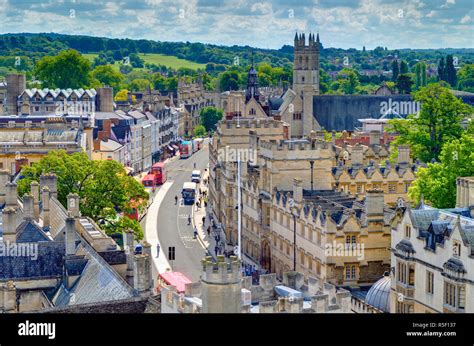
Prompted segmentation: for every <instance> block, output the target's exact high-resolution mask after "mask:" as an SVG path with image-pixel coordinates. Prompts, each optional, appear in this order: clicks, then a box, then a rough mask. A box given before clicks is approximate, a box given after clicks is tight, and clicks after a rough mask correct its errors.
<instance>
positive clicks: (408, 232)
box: [405, 225, 411, 238]
mask: <svg viewBox="0 0 474 346" xmlns="http://www.w3.org/2000/svg"><path fill="white" fill-rule="evenodd" d="M410 237H411V226H410V225H405V238H410Z"/></svg>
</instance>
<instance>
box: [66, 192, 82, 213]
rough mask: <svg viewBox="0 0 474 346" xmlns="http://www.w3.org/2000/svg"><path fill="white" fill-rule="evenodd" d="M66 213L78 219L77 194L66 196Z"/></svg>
mask: <svg viewBox="0 0 474 346" xmlns="http://www.w3.org/2000/svg"><path fill="white" fill-rule="evenodd" d="M67 211H68V212H69V214H71V216H72V217H80V216H81V212H80V210H79V195H78V194H77V193H70V194H68V195H67Z"/></svg>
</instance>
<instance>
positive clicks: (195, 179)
mask: <svg viewBox="0 0 474 346" xmlns="http://www.w3.org/2000/svg"><path fill="white" fill-rule="evenodd" d="M191 181H192V182H193V183H198V184H199V183H200V182H201V171H200V170H194V171H193V173H192V174H191Z"/></svg>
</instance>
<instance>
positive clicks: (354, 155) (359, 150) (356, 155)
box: [351, 144, 364, 166]
mask: <svg viewBox="0 0 474 346" xmlns="http://www.w3.org/2000/svg"><path fill="white" fill-rule="evenodd" d="M351 163H352V166H362V165H363V164H364V147H363V146H362V145H360V144H356V145H354V146H353V147H352V152H351Z"/></svg>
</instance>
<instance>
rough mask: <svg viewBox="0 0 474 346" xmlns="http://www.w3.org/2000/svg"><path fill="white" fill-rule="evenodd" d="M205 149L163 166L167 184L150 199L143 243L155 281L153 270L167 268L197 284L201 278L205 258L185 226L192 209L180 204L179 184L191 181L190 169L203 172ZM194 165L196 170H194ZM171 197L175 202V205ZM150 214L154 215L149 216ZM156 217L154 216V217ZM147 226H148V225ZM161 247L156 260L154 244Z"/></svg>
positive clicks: (188, 226) (207, 155) (207, 152)
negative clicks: (148, 250)
mask: <svg viewBox="0 0 474 346" xmlns="http://www.w3.org/2000/svg"><path fill="white" fill-rule="evenodd" d="M208 149H209V146H208V144H207V143H206V144H205V145H204V147H203V148H202V149H201V150H199V151H198V152H196V153H194V154H193V155H192V156H191V157H190V158H187V159H183V160H181V159H177V160H172V161H171V162H169V163H168V164H167V166H166V171H167V174H168V180H167V182H166V183H165V184H164V185H163V186H161V187H160V190H159V191H157V193H156V196H155V198H154V201H153V204H152V206H151V207H150V209H149V210H148V215H147V216H146V223H147V224H146V232H145V233H146V240H147V241H148V242H149V243H150V244H152V253H153V254H154V257H155V258H154V262H155V266H154V267H155V268H154V273H153V277H154V279H155V280H156V275H157V272H156V269H158V271H160V272H161V271H163V270H166V268H169V267H171V269H172V270H173V271H179V272H182V273H183V274H185V275H186V276H187V277H189V278H190V279H191V280H193V281H198V280H199V278H200V275H201V260H202V259H203V258H204V256H205V255H206V249H205V248H204V247H203V246H202V245H201V243H200V242H199V241H198V240H197V239H194V236H193V226H192V225H188V216H189V215H191V213H192V208H193V206H191V205H183V204H182V202H181V189H182V187H183V183H184V182H186V181H190V180H191V172H192V171H193V169H199V170H201V171H204V169H205V168H206V167H207V164H208V162H209V151H208ZM194 163H196V168H194ZM175 196H178V198H179V201H180V202H179V203H178V205H175ZM152 213H155V215H153V214H152ZM156 214H157V215H156ZM148 223H149V224H148ZM157 242H159V243H160V246H161V250H160V256H159V259H158V260H157V259H156V243H157ZM170 246H174V247H175V256H176V259H175V260H174V261H166V260H165V259H167V258H168V248H169V247H170Z"/></svg>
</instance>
